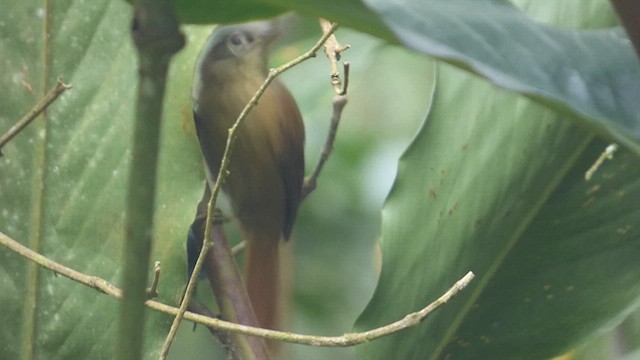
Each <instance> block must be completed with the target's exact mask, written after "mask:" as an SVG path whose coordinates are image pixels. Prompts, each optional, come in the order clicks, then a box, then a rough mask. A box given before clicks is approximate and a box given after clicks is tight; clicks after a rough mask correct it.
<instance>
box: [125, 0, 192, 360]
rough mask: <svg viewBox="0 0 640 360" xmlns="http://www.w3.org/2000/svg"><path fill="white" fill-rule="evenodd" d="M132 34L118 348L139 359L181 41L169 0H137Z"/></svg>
mask: <svg viewBox="0 0 640 360" xmlns="http://www.w3.org/2000/svg"><path fill="white" fill-rule="evenodd" d="M132 36H133V39H134V42H135V45H136V48H137V50H138V61H139V72H140V77H139V82H138V96H137V103H136V113H135V116H136V118H135V125H134V143H133V150H132V156H133V157H132V160H131V170H130V174H129V188H128V195H127V209H126V211H127V222H126V228H125V231H126V243H125V246H124V254H123V256H124V260H125V263H124V273H123V296H124V299H123V302H122V305H121V311H120V322H119V327H120V329H119V332H118V334H119V338H118V349H117V356H118V359H120V360H125V359H126V360H132V359H141V358H142V346H143V340H144V336H143V335H144V333H143V330H144V301H145V300H146V299H145V298H146V295H145V289H146V286H147V272H148V270H149V259H150V253H151V240H152V236H153V209H154V205H155V183H156V170H157V169H156V168H157V162H158V144H159V139H160V124H161V119H162V100H163V96H164V91H165V82H166V77H167V71H168V68H169V62H170V60H171V57H172V56H173V54H175V53H176V52H177V51H178V50H180V48H182V46H183V45H184V37H183V36H182V34H180V32H179V29H178V21H177V19H176V17H175V14H174V13H173V8H172V6H171V4H170V3H169V2H168V1H149V0H146V1H145V0H142V1H138V2H137V3H136V4H135V13H134V18H133V23H132Z"/></svg>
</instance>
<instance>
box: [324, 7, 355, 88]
mask: <svg viewBox="0 0 640 360" xmlns="http://www.w3.org/2000/svg"><path fill="white" fill-rule="evenodd" d="M334 25H335V24H332V23H331V22H330V21H329V20H326V19H320V27H321V28H322V31H323V32H324V33H327V32H328V31H329V29H331V27H332V26H334ZM349 48H350V45H341V44H340V43H339V42H338V39H337V38H336V36H335V35H333V33H332V34H331V36H329V38H328V39H327V42H326V43H325V44H324V53H325V55H326V56H327V59H329V63H330V64H331V85H333V89H334V90H335V92H336V94H337V95H345V94H346V93H347V87H348V86H349V63H348V62H345V63H344V64H343V67H344V85H343V84H342V81H341V80H340V73H339V72H338V62H339V61H340V57H341V56H342V52H343V51H345V50H348V49H349Z"/></svg>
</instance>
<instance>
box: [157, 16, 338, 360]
mask: <svg viewBox="0 0 640 360" xmlns="http://www.w3.org/2000/svg"><path fill="white" fill-rule="evenodd" d="M337 29H338V24H333V25H332V26H331V28H330V29H329V31H326V32H325V33H324V34H323V35H322V37H321V38H320V40H318V42H317V43H316V44H315V45H314V46H313V47H312V48H311V49H310V50H309V51H307V52H305V53H304V54H302V55H300V56H298V57H297V58H295V59H293V60H291V61H289V62H288V63H286V64H284V65H282V66H279V67H277V68H275V69H271V70H269V75H268V76H267V78H266V79H265V80H264V82H263V83H262V85H261V86H260V88H259V89H258V90H257V91H256V93H255V94H254V95H253V97H252V98H251V100H249V102H248V103H247V104H246V105H245V107H244V109H242V111H241V112H240V115H238V118H237V119H236V121H235V123H234V124H233V126H231V128H229V136H228V138H227V143H226V146H225V149H224V154H223V156H222V160H221V162H220V169H219V171H218V174H217V176H216V182H215V184H214V186H213V188H212V189H211V198H210V200H209V203H208V206H207V221H206V225H205V234H204V241H203V243H202V249H201V250H200V255H199V256H198V260H197V261H196V264H195V267H194V270H193V273H192V274H191V278H190V279H189V283H188V284H187V290H186V292H185V295H184V297H183V299H182V303H181V304H180V311H179V312H178V314H177V315H176V317H175V319H174V320H173V323H172V324H171V329H170V330H169V334H168V335H167V338H166V339H165V343H164V345H163V351H162V354H165V353H168V349H169V347H170V346H171V343H172V342H173V339H174V338H175V335H176V333H177V332H178V327H179V326H180V322H181V321H182V318H183V316H184V314H185V312H186V310H187V307H188V306H189V301H190V300H191V297H192V296H193V291H194V289H195V284H196V282H197V278H198V274H200V271H201V269H202V266H203V265H204V262H205V257H206V254H207V252H208V251H209V248H210V247H211V241H210V239H211V228H212V224H211V223H212V222H211V221H210V219H212V216H213V212H214V209H215V203H216V200H217V198H218V193H219V192H220V188H221V187H222V184H223V183H224V179H225V178H226V176H227V170H228V168H229V161H230V155H231V151H232V150H233V146H234V144H235V140H236V133H237V131H238V127H239V126H240V124H241V123H242V121H243V120H244V119H245V118H246V117H247V115H248V114H249V112H250V111H251V110H252V109H253V108H254V107H255V106H256V105H258V100H259V99H260V97H262V94H264V92H265V90H266V89H267V87H268V86H269V85H270V84H271V82H272V81H273V80H274V79H275V78H276V77H277V76H278V75H280V74H282V73H283V72H285V71H287V70H289V69H290V68H292V67H294V66H296V65H298V64H300V63H302V62H303V61H305V60H308V59H311V58H313V57H315V56H316V54H317V53H318V51H319V50H320V48H321V47H322V45H324V43H325V42H326V41H327V39H328V38H329V37H330V36H331V35H332V34H333V33H334V32H335V31H336V30H337ZM165 357H166V355H165ZM165 357H162V355H161V359H163V358H165Z"/></svg>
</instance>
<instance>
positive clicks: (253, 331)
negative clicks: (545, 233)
mask: <svg viewBox="0 0 640 360" xmlns="http://www.w3.org/2000/svg"><path fill="white" fill-rule="evenodd" d="M0 244H2V245H4V246H6V247H8V248H9V249H11V250H13V251H14V252H16V253H18V254H20V255H21V256H23V257H25V258H27V259H29V260H31V261H34V262H36V263H37V264H39V265H41V266H43V267H45V268H47V269H51V270H53V271H55V272H56V273H58V274H60V275H62V276H64V277H67V278H69V279H71V280H73V281H76V282H79V283H81V284H83V285H86V286H89V287H91V288H94V289H96V290H98V291H100V292H102V293H104V294H107V295H109V296H111V297H114V298H116V299H120V300H121V299H122V290H120V289H118V288H116V287H115V286H113V285H112V284H111V283H109V282H108V281H106V280H104V279H101V278H99V277H97V276H91V275H86V274H83V273H81V272H78V271H76V270H73V269H71V268H68V267H66V266H64V265H61V264H59V263H57V262H55V261H53V260H50V259H48V258H47V257H45V256H42V255H41V254H38V253H37V252H35V251H33V250H31V249H29V248H27V247H26V246H24V245H22V244H20V243H18V242H17V241H15V240H13V239H11V238H10V237H8V236H7V235H5V234H4V233H2V232H0ZM474 277H475V275H474V274H473V273H472V272H468V273H467V274H466V275H465V276H463V277H462V278H461V279H460V280H458V281H457V282H456V283H455V284H454V285H453V286H452V287H451V288H450V289H449V290H447V291H446V292H445V293H444V294H442V295H441V296H440V297H439V298H438V299H436V300H435V301H433V302H432V303H431V304H429V305H427V306H426V307H424V308H423V309H421V310H420V311H417V312H413V313H410V314H408V315H406V316H405V317H403V318H402V319H400V320H398V321H396V322H393V323H391V324H388V325H384V326H381V327H378V328H375V329H371V330H368V331H364V332H360V333H348V334H344V335H341V336H314V335H303V334H294V333H289V332H283V331H275V330H267V329H262V328H257V327H252V326H246V325H240V324H234V323H231V322H228V321H224V320H220V319H216V318H211V317H208V316H204V315H199V314H195V313H193V312H189V311H186V312H184V313H183V317H184V318H185V319H187V320H189V321H193V322H194V323H198V324H202V325H205V326H208V327H211V328H214V329H218V330H222V331H229V332H234V333H239V334H244V335H250V336H257V337H262V338H265V339H272V340H279V341H285V342H289V343H295V344H302V345H312V346H322V347H347V346H354V345H358V344H362V343H365V342H369V341H372V340H375V339H378V338H380V337H383V336H386V335H390V334H393V333H396V332H398V331H401V330H404V329H407V328H410V327H412V326H416V325H418V324H420V323H421V322H422V321H424V320H425V319H426V318H427V316H428V315H429V314H431V313H433V312H434V311H435V310H436V309H438V308H439V307H440V306H442V305H444V304H445V303H447V302H448V301H449V300H450V299H451V298H452V297H454V296H455V295H457V294H458V293H459V292H460V291H461V290H463V289H464V288H465V287H466V286H467V285H469V283H470V282H471V280H473V278H474ZM144 304H145V306H146V307H148V308H150V309H153V310H156V311H159V312H162V313H165V314H168V315H173V316H177V315H178V314H179V313H180V311H181V310H180V309H178V308H176V307H173V306H169V305H166V304H163V303H160V302H158V301H153V300H147V301H145V303H144Z"/></svg>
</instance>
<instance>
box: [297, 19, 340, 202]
mask: <svg viewBox="0 0 640 360" xmlns="http://www.w3.org/2000/svg"><path fill="white" fill-rule="evenodd" d="M334 25H335V24H334ZM332 26H333V25H332V24H331V22H330V21H328V20H325V19H320V27H322V31H324V32H325V33H326V32H327V31H329V29H331V27H332ZM347 49H349V45H341V44H340V43H339V42H338V39H337V38H336V36H335V34H331V36H329V38H328V39H327V42H326V43H325V45H324V53H325V55H326V56H327V59H328V60H329V64H330V66H331V85H333V89H334V90H335V92H336V96H335V97H334V98H333V114H332V115H331V125H330V127H329V132H328V134H327V139H326V140H325V143H324V145H323V147H322V151H321V152H320V158H319V159H318V163H317V164H316V166H315V168H314V169H313V171H312V172H311V175H309V176H307V177H306V178H305V179H304V184H303V185H302V198H303V199H304V198H306V197H307V195H309V194H310V193H311V192H313V191H314V190H315V189H316V187H317V185H318V176H320V171H322V168H323V167H324V164H325V163H326V161H327V159H329V155H331V152H332V151H333V144H334V142H335V139H336V135H337V133H338V126H339V125H340V119H341V118H342V111H343V110H344V107H345V105H347V96H346V94H347V89H348V87H349V63H348V62H345V63H344V84H343V83H342V81H341V80H340V73H338V62H339V61H340V57H341V56H342V55H341V54H342V52H343V51H345V50H347Z"/></svg>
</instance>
